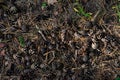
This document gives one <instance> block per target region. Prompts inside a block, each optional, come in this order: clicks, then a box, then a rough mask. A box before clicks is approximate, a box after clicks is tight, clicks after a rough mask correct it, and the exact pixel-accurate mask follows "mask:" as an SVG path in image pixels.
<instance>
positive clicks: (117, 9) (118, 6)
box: [116, 4, 120, 22]
mask: <svg viewBox="0 0 120 80" xmlns="http://www.w3.org/2000/svg"><path fill="white" fill-rule="evenodd" d="M116 12H117V16H118V21H119V22H120V4H118V5H117V6H116Z"/></svg>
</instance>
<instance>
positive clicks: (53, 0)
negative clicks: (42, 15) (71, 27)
mask: <svg viewBox="0 0 120 80" xmlns="http://www.w3.org/2000/svg"><path fill="white" fill-rule="evenodd" d="M47 2H48V4H54V3H56V2H57V0H48V1H47Z"/></svg>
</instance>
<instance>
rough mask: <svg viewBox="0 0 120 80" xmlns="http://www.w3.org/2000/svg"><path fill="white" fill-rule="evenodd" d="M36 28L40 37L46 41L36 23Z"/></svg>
mask: <svg viewBox="0 0 120 80" xmlns="http://www.w3.org/2000/svg"><path fill="white" fill-rule="evenodd" d="M36 29H38V33H40V34H41V36H42V38H43V39H44V40H45V41H46V40H47V39H46V38H45V36H44V34H43V33H42V31H41V30H40V29H39V27H38V26H37V25H36Z"/></svg>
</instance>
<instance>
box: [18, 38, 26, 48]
mask: <svg viewBox="0 0 120 80" xmlns="http://www.w3.org/2000/svg"><path fill="white" fill-rule="evenodd" d="M18 40H19V42H20V46H22V47H24V46H25V41H24V37H22V36H19V37H18Z"/></svg>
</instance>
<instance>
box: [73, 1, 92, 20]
mask: <svg viewBox="0 0 120 80" xmlns="http://www.w3.org/2000/svg"><path fill="white" fill-rule="evenodd" d="M74 11H75V12H77V13H78V14H79V15H82V16H84V17H87V18H90V17H91V14H90V13H86V12H85V10H84V8H83V7H82V5H81V4H79V3H78V2H77V1H76V3H75V7H74Z"/></svg>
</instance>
